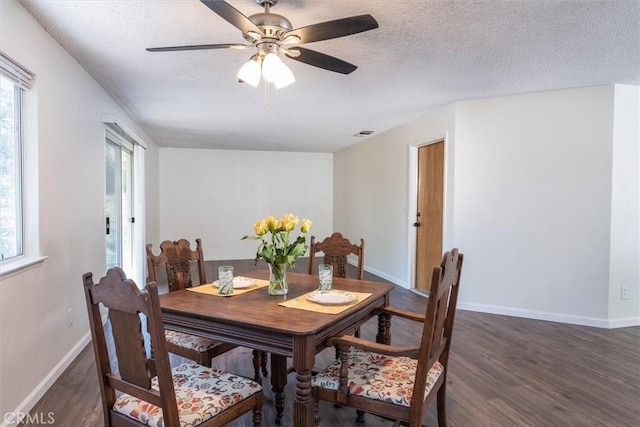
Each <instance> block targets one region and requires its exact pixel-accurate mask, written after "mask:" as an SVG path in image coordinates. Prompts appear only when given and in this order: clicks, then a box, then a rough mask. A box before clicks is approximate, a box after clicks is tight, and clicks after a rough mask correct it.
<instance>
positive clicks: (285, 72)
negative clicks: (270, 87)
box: [273, 62, 296, 89]
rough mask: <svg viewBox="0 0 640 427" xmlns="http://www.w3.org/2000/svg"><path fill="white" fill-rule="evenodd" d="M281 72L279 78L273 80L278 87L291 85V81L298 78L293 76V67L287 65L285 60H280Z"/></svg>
mask: <svg viewBox="0 0 640 427" xmlns="http://www.w3.org/2000/svg"><path fill="white" fill-rule="evenodd" d="M280 65H281V67H280V72H279V75H278V79H277V80H276V81H274V82H273V84H274V86H275V87H276V89H281V88H283V87H285V86H289V85H290V84H291V83H293V82H295V81H296V78H295V77H294V76H293V73H292V72H291V69H289V67H287V66H286V65H285V64H284V62H280Z"/></svg>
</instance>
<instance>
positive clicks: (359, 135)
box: [354, 130, 373, 137]
mask: <svg viewBox="0 0 640 427" xmlns="http://www.w3.org/2000/svg"><path fill="white" fill-rule="evenodd" d="M372 133H373V131H372V130H361V131H360V132H358V133H356V134H355V135H354V136H357V137H363V136H369V135H371V134H372Z"/></svg>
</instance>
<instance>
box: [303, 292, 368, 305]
mask: <svg viewBox="0 0 640 427" xmlns="http://www.w3.org/2000/svg"><path fill="white" fill-rule="evenodd" d="M356 299H357V298H356V296H355V295H354V294H352V293H351V292H346V291H338V290H335V289H334V290H332V291H313V292H312V293H310V294H309V295H307V300H309V301H312V302H315V303H318V304H323V305H343V304H351V303H352V302H354V301H356Z"/></svg>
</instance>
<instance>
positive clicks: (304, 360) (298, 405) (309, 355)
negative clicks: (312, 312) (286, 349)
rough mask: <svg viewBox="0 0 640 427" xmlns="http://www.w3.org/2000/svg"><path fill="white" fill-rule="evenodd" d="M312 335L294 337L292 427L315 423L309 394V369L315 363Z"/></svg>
mask: <svg viewBox="0 0 640 427" xmlns="http://www.w3.org/2000/svg"><path fill="white" fill-rule="evenodd" d="M314 342H315V340H314V337H313V336H309V337H295V338H294V341H293V368H294V369H295V371H296V396H295V400H294V401H293V425H294V427H308V426H314V425H315V405H314V401H313V397H312V395H311V369H312V368H313V364H314V363H315V345H314Z"/></svg>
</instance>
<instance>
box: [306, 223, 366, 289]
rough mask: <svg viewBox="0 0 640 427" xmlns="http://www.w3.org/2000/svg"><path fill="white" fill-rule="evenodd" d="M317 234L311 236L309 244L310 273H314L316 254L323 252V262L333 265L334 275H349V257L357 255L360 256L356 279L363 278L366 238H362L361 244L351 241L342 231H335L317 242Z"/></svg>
mask: <svg viewBox="0 0 640 427" xmlns="http://www.w3.org/2000/svg"><path fill="white" fill-rule="evenodd" d="M315 239H316V238H315V236H311V244H310V245H309V274H314V273H315V271H314V267H315V254H316V253H317V252H323V253H324V258H323V262H324V263H325V264H331V265H333V276H334V277H347V257H348V255H355V256H357V257H358V266H357V269H356V279H358V280H362V275H363V271H364V240H363V239H360V245H356V244H353V243H351V242H350V241H349V240H348V239H346V238H345V237H343V236H342V234H341V233H337V232H336V233H333V234H332V235H331V236H330V237H327V238H326V239H324V240H323V241H322V242H316V240H315Z"/></svg>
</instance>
